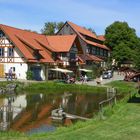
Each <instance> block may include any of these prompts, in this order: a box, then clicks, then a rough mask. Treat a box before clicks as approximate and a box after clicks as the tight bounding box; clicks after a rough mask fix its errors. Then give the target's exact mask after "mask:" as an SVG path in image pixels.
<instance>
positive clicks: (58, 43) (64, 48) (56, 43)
mask: <svg viewBox="0 0 140 140" xmlns="http://www.w3.org/2000/svg"><path fill="white" fill-rule="evenodd" d="M75 39H76V35H63V36H62V35H57V36H47V40H48V42H49V44H50V46H51V47H52V48H54V49H55V52H69V50H70V48H71V47H72V45H73V43H74V41H75Z"/></svg>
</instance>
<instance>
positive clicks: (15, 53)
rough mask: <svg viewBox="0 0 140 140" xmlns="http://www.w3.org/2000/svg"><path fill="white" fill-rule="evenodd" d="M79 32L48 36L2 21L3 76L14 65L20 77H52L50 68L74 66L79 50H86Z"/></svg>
mask: <svg viewBox="0 0 140 140" xmlns="http://www.w3.org/2000/svg"><path fill="white" fill-rule="evenodd" d="M79 44H80V43H79V42H78V40H77V36H76V35H63V36H60V35H57V36H45V35H41V34H37V33H34V32H30V31H27V30H21V29H17V28H14V27H10V26H6V25H2V24H0V77H4V76H5V74H6V73H8V70H9V69H10V68H11V67H12V70H13V73H15V75H16V77H17V78H18V79H26V72H27V71H28V70H31V71H32V72H33V79H35V80H45V79H48V69H49V68H51V67H55V66H61V67H70V66H71V67H73V64H74V65H76V61H74V60H75V59H76V57H77V54H79V53H82V49H81V48H80V46H79Z"/></svg>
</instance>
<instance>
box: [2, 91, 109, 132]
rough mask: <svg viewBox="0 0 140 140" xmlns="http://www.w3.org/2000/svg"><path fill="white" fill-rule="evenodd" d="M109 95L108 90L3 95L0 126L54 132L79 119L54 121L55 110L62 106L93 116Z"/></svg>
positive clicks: (70, 110)
mask: <svg viewBox="0 0 140 140" xmlns="http://www.w3.org/2000/svg"><path fill="white" fill-rule="evenodd" d="M106 98H107V95H106V93H93V94H91V93H85V94H82V93H81V94H80V93H69V92H64V93H62V94H60V93H59V94H56V93H55V94H41V93H38V94H28V93H24V94H20V95H18V94H10V95H8V96H6V97H1V98H0V106H1V108H0V109H1V111H0V128H1V130H6V131H9V130H15V131H20V132H26V133H29V134H30V133H36V132H40V131H41V132H46V131H54V130H55V128H56V127H58V126H67V125H71V124H73V123H74V122H75V121H77V120H71V119H65V120H64V121H59V122H58V121H54V120H52V118H51V112H52V110H54V109H57V108H59V107H60V106H61V107H63V109H64V111H65V112H67V113H70V114H74V115H78V116H81V117H86V118H92V117H93V116H94V115H95V113H97V112H98V109H99V102H100V101H102V100H104V99H106Z"/></svg>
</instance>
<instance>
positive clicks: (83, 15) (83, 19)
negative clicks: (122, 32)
mask: <svg viewBox="0 0 140 140" xmlns="http://www.w3.org/2000/svg"><path fill="white" fill-rule="evenodd" d="M139 7H140V0H0V23H1V24H6V25H9V26H14V27H18V28H22V29H31V30H35V31H38V32H40V30H41V28H43V26H44V23H45V22H47V21H56V22H59V21H63V22H65V21H67V20H68V21H72V22H74V23H76V24H78V25H81V26H86V27H91V28H93V29H94V30H95V32H96V33H97V34H98V35H99V34H104V30H105V28H106V27H107V26H109V25H110V24H112V23H113V22H114V21H126V22H128V24H129V26H130V27H133V28H135V29H136V32H137V34H138V35H139V36H140V18H139V17H140V16H139V15H140V8H139Z"/></svg>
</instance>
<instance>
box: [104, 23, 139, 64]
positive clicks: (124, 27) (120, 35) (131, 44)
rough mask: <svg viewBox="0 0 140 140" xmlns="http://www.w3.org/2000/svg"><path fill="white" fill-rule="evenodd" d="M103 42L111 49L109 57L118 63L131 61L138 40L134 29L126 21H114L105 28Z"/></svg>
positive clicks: (134, 54) (137, 45)
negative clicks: (104, 39)
mask: <svg viewBox="0 0 140 140" xmlns="http://www.w3.org/2000/svg"><path fill="white" fill-rule="evenodd" d="M105 38H106V41H105V44H106V45H107V46H108V47H110V49H111V50H112V53H111V54H112V55H111V57H112V58H114V59H115V60H116V61H117V62H118V63H122V62H124V61H133V60H134V58H135V56H136V51H135V50H136V49H137V48H139V47H140V43H139V42H140V41H139V39H138V37H137V35H136V32H135V29H133V28H131V27H129V25H128V24H127V23H126V22H119V21H116V22H114V23H113V24H111V25H110V26H108V27H107V28H106V30H105Z"/></svg>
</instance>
